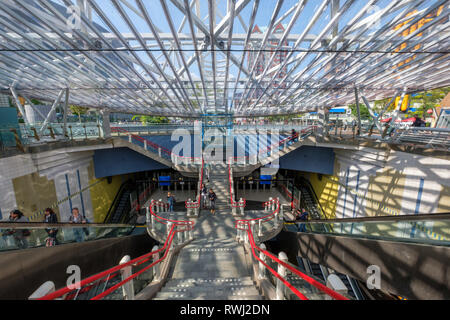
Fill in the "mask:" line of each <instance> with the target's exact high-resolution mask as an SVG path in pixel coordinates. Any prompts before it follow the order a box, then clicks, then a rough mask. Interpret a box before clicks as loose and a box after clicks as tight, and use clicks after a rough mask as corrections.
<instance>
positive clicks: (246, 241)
mask: <svg viewBox="0 0 450 320" xmlns="http://www.w3.org/2000/svg"><path fill="white" fill-rule="evenodd" d="M249 228H250V226H249V225H248V223H246V224H245V234H244V238H245V243H247V244H248V243H249V238H248V231H249Z"/></svg>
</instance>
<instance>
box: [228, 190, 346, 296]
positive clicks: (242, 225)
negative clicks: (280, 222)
mask: <svg viewBox="0 0 450 320" xmlns="http://www.w3.org/2000/svg"><path fill="white" fill-rule="evenodd" d="M271 202H275V203H276V208H275V210H274V211H273V212H272V213H269V214H268V215H266V216H263V217H259V218H254V219H240V220H236V222H235V228H236V229H239V230H244V231H246V232H247V234H248V238H249V242H250V246H251V248H252V254H253V256H254V257H255V259H257V260H258V261H259V262H261V263H263V264H264V265H265V266H266V268H268V269H269V270H270V272H271V273H272V274H273V275H274V276H275V277H277V278H278V279H280V280H281V281H282V282H283V283H284V284H285V285H286V286H287V287H288V288H289V289H290V290H291V291H292V292H293V293H294V294H295V295H296V296H297V297H298V298H299V299H301V300H307V298H306V297H305V296H304V295H303V294H302V293H301V292H299V291H298V290H297V289H296V288H295V287H294V286H292V285H291V284H290V283H289V282H288V281H287V280H286V279H284V278H283V277H282V276H280V275H279V274H278V272H276V271H275V270H273V269H272V268H270V267H269V266H268V265H267V264H266V263H264V262H263V261H262V260H261V259H260V258H259V257H258V255H257V254H256V253H255V250H254V249H256V250H258V251H260V252H262V253H263V254H264V255H265V256H267V257H269V258H270V259H272V260H273V261H275V262H276V263H278V264H281V265H282V266H283V267H285V268H287V269H289V270H290V271H291V272H293V273H295V274H296V275H297V276H299V277H301V278H302V279H303V280H305V281H306V282H308V283H309V284H311V285H312V286H314V287H316V288H317V289H319V290H320V291H322V292H324V293H325V294H327V295H329V296H331V297H332V298H334V299H337V300H348V298H346V297H344V296H342V295H340V294H339V293H337V292H335V291H333V290H331V289H330V288H328V287H326V286H324V285H323V284H321V283H320V282H318V281H317V280H315V279H313V278H311V277H309V276H307V275H306V274H304V273H302V272H300V271H299V270H297V269H295V268H294V267H292V266H290V265H289V264H287V263H286V262H283V261H281V260H280V259H278V258H277V257H275V256H274V255H272V254H271V253H269V252H268V251H266V250H263V249H261V248H260V247H259V246H257V245H256V244H255V241H254V239H253V232H252V228H251V227H250V226H251V223H252V222H253V221H255V222H256V221H259V220H261V221H263V222H265V221H269V220H271V219H273V218H274V217H275V215H276V214H277V213H278V212H279V210H280V201H279V199H277V198H275V199H272V200H269V201H267V202H265V204H270V203H271Z"/></svg>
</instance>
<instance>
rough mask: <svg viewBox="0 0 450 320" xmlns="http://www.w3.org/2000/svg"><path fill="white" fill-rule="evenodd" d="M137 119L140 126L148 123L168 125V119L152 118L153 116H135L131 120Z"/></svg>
mask: <svg viewBox="0 0 450 320" xmlns="http://www.w3.org/2000/svg"><path fill="white" fill-rule="evenodd" d="M136 119H139V121H141V122H142V124H144V125H147V124H149V123H168V122H169V119H168V118H167V117H154V116H144V115H135V116H133V118H131V120H133V121H134V120H136Z"/></svg>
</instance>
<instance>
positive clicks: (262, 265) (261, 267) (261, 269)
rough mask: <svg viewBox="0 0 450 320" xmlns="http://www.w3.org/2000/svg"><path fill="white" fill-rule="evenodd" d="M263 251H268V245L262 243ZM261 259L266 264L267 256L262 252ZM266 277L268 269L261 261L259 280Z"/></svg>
mask: <svg viewBox="0 0 450 320" xmlns="http://www.w3.org/2000/svg"><path fill="white" fill-rule="evenodd" d="M259 247H260V248H261V249H263V250H266V245H265V244H264V243H261V245H260V246H259ZM259 258H260V259H261V260H262V261H263V262H264V263H265V262H266V259H267V258H266V255H265V254H264V253H263V252H262V251H260V252H259ZM265 277H266V267H265V266H264V264H263V263H262V262H261V261H260V262H259V268H258V278H259V279H264V278H265Z"/></svg>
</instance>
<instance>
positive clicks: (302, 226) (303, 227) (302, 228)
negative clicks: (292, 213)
mask: <svg viewBox="0 0 450 320" xmlns="http://www.w3.org/2000/svg"><path fill="white" fill-rule="evenodd" d="M308 215H309V214H308V212H307V211H306V210H305V208H302V211H301V212H298V213H297V217H296V218H295V220H296V221H307V220H308ZM298 231H299V232H305V231H306V225H305V224H304V223H299V225H298Z"/></svg>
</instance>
